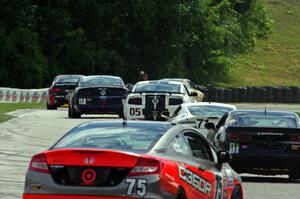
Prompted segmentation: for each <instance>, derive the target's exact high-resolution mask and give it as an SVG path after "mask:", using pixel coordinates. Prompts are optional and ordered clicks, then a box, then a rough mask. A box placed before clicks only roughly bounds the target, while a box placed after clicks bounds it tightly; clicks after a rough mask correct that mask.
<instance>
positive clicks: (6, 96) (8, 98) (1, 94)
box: [0, 87, 48, 103]
mask: <svg viewBox="0 0 300 199" xmlns="http://www.w3.org/2000/svg"><path fill="white" fill-rule="evenodd" d="M47 90H48V88H42V89H17V88H6V87H0V102H15V103H21V102H46V100H47Z"/></svg>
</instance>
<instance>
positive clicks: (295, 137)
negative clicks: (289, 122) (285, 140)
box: [289, 135, 300, 142]
mask: <svg viewBox="0 0 300 199" xmlns="http://www.w3.org/2000/svg"><path fill="white" fill-rule="evenodd" d="M289 141H292V142H299V141H300V137H299V136H298V135H290V136H289Z"/></svg>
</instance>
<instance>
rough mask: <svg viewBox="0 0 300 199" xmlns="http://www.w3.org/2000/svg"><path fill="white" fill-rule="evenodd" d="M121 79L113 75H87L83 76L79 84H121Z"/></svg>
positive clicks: (84, 85)
mask: <svg viewBox="0 0 300 199" xmlns="http://www.w3.org/2000/svg"><path fill="white" fill-rule="evenodd" d="M123 85H124V83H123V81H122V79H119V78H114V77H87V78H83V79H82V80H81V82H80V86H82V87H86V86H123Z"/></svg>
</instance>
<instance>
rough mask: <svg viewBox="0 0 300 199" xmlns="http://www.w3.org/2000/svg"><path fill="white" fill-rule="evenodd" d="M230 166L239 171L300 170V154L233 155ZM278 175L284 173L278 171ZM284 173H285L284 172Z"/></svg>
mask: <svg viewBox="0 0 300 199" xmlns="http://www.w3.org/2000/svg"><path fill="white" fill-rule="evenodd" d="M230 165H231V166H232V167H233V168H234V169H235V170H237V171H244V170H252V169H254V168H263V169H279V170H280V169H293V168H299V169H300V154H299V155H286V154H281V155H278V154H273V155H232V161H231V162H230ZM278 173H282V172H280V171H278ZM283 173H284V172H283Z"/></svg>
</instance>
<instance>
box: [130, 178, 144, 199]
mask: <svg viewBox="0 0 300 199" xmlns="http://www.w3.org/2000/svg"><path fill="white" fill-rule="evenodd" d="M125 182H126V183H128V187H127V195H129V196H131V195H132V194H133V193H134V190H136V194H137V195H138V196H145V195H146V193H147V180H146V179H126V180H125Z"/></svg>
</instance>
